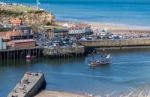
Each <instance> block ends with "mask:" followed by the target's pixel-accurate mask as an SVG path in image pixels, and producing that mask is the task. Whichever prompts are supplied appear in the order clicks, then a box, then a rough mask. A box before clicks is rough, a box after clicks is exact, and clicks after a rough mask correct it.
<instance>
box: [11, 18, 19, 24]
mask: <svg viewBox="0 0 150 97" xmlns="http://www.w3.org/2000/svg"><path fill="white" fill-rule="evenodd" d="M21 22H22V20H21V19H11V20H10V23H11V24H13V25H20V24H21Z"/></svg>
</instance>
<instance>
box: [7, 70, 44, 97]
mask: <svg viewBox="0 0 150 97" xmlns="http://www.w3.org/2000/svg"><path fill="white" fill-rule="evenodd" d="M45 86H46V81H45V77H44V74H43V73H30V72H27V73H25V75H24V76H23V78H22V79H21V81H20V82H19V83H18V84H17V85H16V87H15V88H14V89H13V90H12V91H11V92H10V93H9V95H8V96H7V97H33V96H34V95H36V94H37V93H38V92H39V91H40V90H41V89H44V88H45Z"/></svg>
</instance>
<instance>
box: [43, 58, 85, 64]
mask: <svg viewBox="0 0 150 97" xmlns="http://www.w3.org/2000/svg"><path fill="white" fill-rule="evenodd" d="M41 60H43V61H44V63H46V64H49V65H57V66H59V65H63V64H71V63H80V62H81V61H84V60H85V57H83V56H81V57H67V58H41Z"/></svg>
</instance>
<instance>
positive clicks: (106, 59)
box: [89, 54, 111, 66]
mask: <svg viewBox="0 0 150 97" xmlns="http://www.w3.org/2000/svg"><path fill="white" fill-rule="evenodd" d="M110 63H111V62H110V54H108V55H106V56H102V58H101V59H99V60H92V61H90V62H89V66H101V65H108V64H110Z"/></svg>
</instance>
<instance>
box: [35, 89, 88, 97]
mask: <svg viewBox="0 0 150 97" xmlns="http://www.w3.org/2000/svg"><path fill="white" fill-rule="evenodd" d="M35 97H91V96H86V95H82V94H77V93H67V92H60V91H47V90H44V91H42V92H40V93H39V94H37V95H36V96H35Z"/></svg>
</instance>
